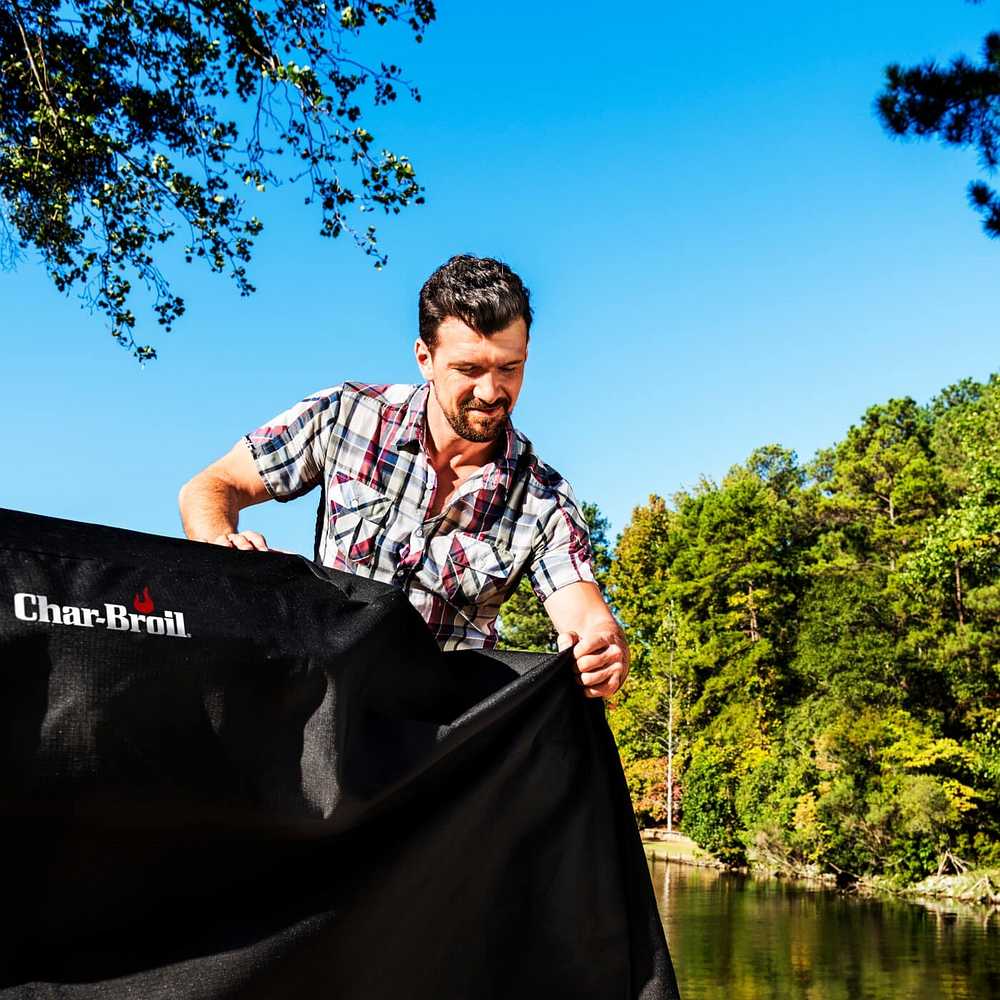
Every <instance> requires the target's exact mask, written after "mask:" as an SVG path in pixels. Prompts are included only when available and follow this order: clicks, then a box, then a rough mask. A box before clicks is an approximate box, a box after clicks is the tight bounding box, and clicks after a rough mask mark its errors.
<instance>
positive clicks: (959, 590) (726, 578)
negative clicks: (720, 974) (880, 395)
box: [501, 375, 1000, 884]
mask: <svg viewBox="0 0 1000 1000" xmlns="http://www.w3.org/2000/svg"><path fill="white" fill-rule="evenodd" d="M587 516H588V519H589V521H590V523H591V528H592V538H593V540H594V543H595V549H596V551H597V565H598V573H599V577H600V580H601V585H602V587H603V588H604V590H605V592H606V595H607V597H608V599H609V600H610V602H611V604H612V606H613V608H614V610H615V613H616V614H617V615H618V616H619V618H620V619H621V620H622V622H623V624H624V625H625V628H626V633H627V635H628V638H629V642H630V645H631V648H632V653H633V661H632V674H631V676H630V678H629V681H628V683H627V684H626V685H625V688H624V689H623V691H622V692H621V694H620V695H619V696H618V697H617V698H616V699H615V700H614V701H613V702H612V703H611V704H609V706H608V718H609V722H610V724H611V727H612V729H613V731H614V733H615V737H616V739H617V741H618V746H619V750H620V752H621V756H622V761H623V765H624V767H625V772H626V777H627V779H628V782H629V787H630V790H631V792H632V797H633V802H634V805H635V810H636V814H637V817H638V818H639V819H640V821H641V822H643V823H646V824H657V823H664V822H665V821H666V819H667V816H668V811H671V810H672V812H671V819H672V820H673V821H674V822H679V824H680V827H681V828H682V829H683V831H684V832H685V833H687V834H688V835H689V836H691V837H692V838H693V839H694V840H695V841H697V842H698V843H699V844H700V845H701V846H702V847H704V848H705V849H707V850H709V851H711V852H712V853H714V854H715V855H716V856H717V857H718V858H720V859H721V860H723V861H725V862H727V863H730V864H743V863H746V862H747V861H748V860H755V861H757V862H760V863H764V864H766V865H768V866H769V867H771V868H772V869H777V870H785V871H789V872H795V873H800V874H805V873H813V874H818V873H831V874H835V875H837V876H838V877H841V878H843V879H848V880H850V879H858V878H870V877H872V876H882V877H885V878H887V879H889V880H891V881H894V882H896V883H899V884H905V883H909V882H912V881H914V880H917V879H919V878H921V877H923V876H924V875H927V874H930V873H934V872H936V871H941V870H951V869H962V868H964V867H965V866H970V865H971V866H990V865H997V864H1000V712H998V708H1000V375H993V376H991V377H990V379H989V380H988V381H987V382H985V383H980V382H976V381H973V380H971V379H966V380H963V381H962V382H960V383H958V384H956V385H952V386H949V387H947V388H946V389H944V390H942V391H941V392H940V393H939V394H938V395H937V396H935V397H934V399H932V400H931V402H930V403H929V404H926V405H920V404H918V403H917V402H915V401H914V400H913V399H910V398H905V399H892V400H889V401H888V402H886V403H884V404H880V405H877V406H872V407H871V408H870V409H868V410H867V411H866V412H865V413H864V415H863V416H862V418H861V419H860V421H859V422H858V423H856V424H855V425H853V426H851V427H850V428H849V429H848V431H847V433H846V434H845V436H844V437H843V439H842V440H841V441H839V442H838V443H837V444H835V445H833V446H831V447H829V448H825V449H822V450H820V451H819V452H818V453H817V454H816V456H815V457H814V458H813V459H812V461H810V462H807V463H800V461H799V460H798V458H797V456H796V455H795V453H794V452H792V451H789V450H788V449H786V448H783V447H781V446H779V445H768V446H765V447H762V448H758V449H756V450H755V451H754V452H753V453H752V454H751V455H750V456H749V457H748V458H747V460H746V461H745V462H743V463H742V464H740V465H735V466H733V468H732V469H730V471H729V472H728V473H727V474H726V476H725V477H723V478H722V480H721V481H720V482H715V481H713V480H711V479H708V478H704V479H702V480H701V482H700V483H699V484H698V485H697V486H696V487H695V488H694V489H690V490H682V491H680V492H678V493H676V494H674V496H673V497H671V498H670V499H669V500H667V499H665V498H663V497H659V496H655V495H654V496H651V497H650V498H649V500H648V502H647V503H645V504H644V505H642V506H639V507H637V508H636V509H635V510H634V511H633V513H632V517H631V520H630V521H629V523H628V524H627V525H626V527H625V529H624V530H623V532H622V533H621V535H620V536H619V537H618V539H617V541H616V543H615V544H614V546H611V545H609V543H608V540H607V522H606V521H605V520H604V519H603V517H602V516H601V514H600V511H599V510H598V509H597V508H596V507H595V506H593V505H587ZM501 626H502V635H503V636H504V640H505V642H506V643H507V644H508V645H512V646H519V647H520V648H533V649H546V648H552V645H551V644H552V640H553V636H552V634H551V629H550V628H547V626H546V619H545V616H544V612H543V611H542V609H541V607H540V605H539V604H538V603H537V601H536V600H535V598H534V596H533V595H532V594H531V591H530V588H529V587H528V586H527V584H526V583H524V582H522V584H521V586H520V587H519V589H518V591H517V592H516V593H515V594H514V595H513V596H512V598H511V600H510V601H508V603H507V604H506V605H505V606H504V609H503V610H502V612H501ZM671 681H672V684H671ZM671 689H672V690H673V703H672V706H671V704H670V698H669V692H670V690H671ZM671 707H672V710H673V711H672V719H673V726H672V729H673V732H671V731H670V726H669V725H668V717H669V716H670V715H671V712H670V709H671ZM671 739H672V740H673V742H674V768H675V772H676V774H677V776H678V780H677V781H676V782H675V783H674V795H673V801H672V802H668V801H667V780H666V779H667V773H666V772H667V767H666V763H667V762H666V758H667V748H668V744H669V742H670V741H671Z"/></svg>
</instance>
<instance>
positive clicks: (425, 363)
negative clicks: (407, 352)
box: [413, 337, 434, 382]
mask: <svg viewBox="0 0 1000 1000" xmlns="http://www.w3.org/2000/svg"><path fill="white" fill-rule="evenodd" d="M413 354H414V356H415V357H416V359H417V367H418V368H419V369H420V374H421V375H423V377H424V378H425V379H426V380H427V381H428V382H429V381H430V380H431V378H432V377H433V375H434V368H433V366H432V364H431V349H430V348H429V347H428V346H427V345H426V344H425V343H424V341H423V338H422V337H417V341H416V343H415V344H414V345H413Z"/></svg>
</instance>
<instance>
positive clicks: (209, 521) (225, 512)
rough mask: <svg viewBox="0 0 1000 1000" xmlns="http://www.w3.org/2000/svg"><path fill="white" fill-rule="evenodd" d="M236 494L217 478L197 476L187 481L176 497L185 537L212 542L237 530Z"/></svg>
mask: <svg viewBox="0 0 1000 1000" xmlns="http://www.w3.org/2000/svg"><path fill="white" fill-rule="evenodd" d="M241 499H242V498H241V497H240V495H239V491H238V490H237V489H236V488H235V487H233V486H232V485H231V484H229V483H227V482H225V481H224V480H222V479H219V478H218V477H216V476H212V475H210V474H206V473H204V472H202V473H199V474H198V475H197V476H195V477H194V478H193V479H191V480H189V481H188V482H186V483H185V484H184V485H183V486H182V487H181V491H180V495H179V496H178V498H177V502H178V506H179V507H180V511H181V524H182V525H183V526H184V534H185V535H187V537H188V538H191V539H194V540H195V541H200V542H211V541H214V540H215V539H217V538H218V537H219V536H220V535H227V534H229V533H231V532H234V531H236V530H237V526H238V525H239V519H240V511H241V510H242V509H243V507H244V506H246V504H244V503H241Z"/></svg>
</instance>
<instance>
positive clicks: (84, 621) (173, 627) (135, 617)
mask: <svg viewBox="0 0 1000 1000" xmlns="http://www.w3.org/2000/svg"><path fill="white" fill-rule="evenodd" d="M132 607H133V608H135V611H129V610H128V608H126V607H125V605H124V604H105V605H103V607H101V608H84V607H80V606H77V605H75V604H56V603H55V602H53V601H50V600H49V598H48V597H47V596H46V595H45V594H27V593H20V594H15V595H14V615H15V617H17V618H19V619H20V620H21V621H23V622H37V623H38V624H40V625H75V626H77V627H78V628H97V627H99V626H104V628H106V629H110V630H111V631H112V632H142V633H144V634H146V635H164V636H173V637H174V638H176V639H190V638H191V633H190V632H188V630H187V627H186V625H185V624H184V612H183V611H163V612H161V613H160V614H158V615H154V614H153V612H154V611H155V610H156V602H155V601H154V600H153V598H152V595H151V594H150V593H149V587H143V588H142V596H141V597H140V596H139V594H136V595H135V596H134V597H133V599H132Z"/></svg>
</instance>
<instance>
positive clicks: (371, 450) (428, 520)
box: [246, 382, 594, 649]
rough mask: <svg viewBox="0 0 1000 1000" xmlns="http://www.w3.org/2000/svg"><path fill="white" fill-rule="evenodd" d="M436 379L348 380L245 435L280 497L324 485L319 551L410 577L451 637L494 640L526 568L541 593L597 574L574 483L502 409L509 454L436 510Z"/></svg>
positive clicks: (463, 643) (447, 640) (365, 572)
mask: <svg viewBox="0 0 1000 1000" xmlns="http://www.w3.org/2000/svg"><path fill="white" fill-rule="evenodd" d="M429 390H430V386H429V384H428V383H425V384H423V385H419V386H416V385H364V384H361V383H357V382H344V383H342V384H341V385H336V386H333V387H332V388H330V389H324V390H323V391H322V392H318V393H316V394H315V395H313V396H309V397H307V398H306V399H304V400H303V401H302V402H301V403H297V404H296V405H295V406H293V407H291V408H290V409H288V410H285V411H284V412H283V413H279V414H278V415H277V416H276V417H275V418H274V419H273V420H272V421H270V423H268V424H266V425H264V426H263V427H259V428H257V430H255V431H252V432H251V433H250V434H248V435H247V436H246V442H247V444H248V446H249V448H250V453H251V454H252V455H253V458H254V462H255V463H256V466H257V470H258V471H259V473H260V475H261V478H262V479H263V481H264V484H265V486H266V487H267V490H268V492H269V493H270V494H271V496H273V497H274V499H276V500H281V501H285V500H291V499H293V498H295V497H297V496H301V495H302V494H303V493H306V492H308V491H309V490H311V489H312V488H313V487H314V486H317V485H322V488H323V489H322V495H321V498H320V507H319V516H318V518H317V525H316V559H317V561H319V562H321V563H323V564H324V565H326V566H330V567H332V568H333V569H339V570H345V571H347V572H349V573H357V574H359V575H361V576H367V577H372V578H374V579H376V580H382V581H384V582H386V583H392V584H395V585H396V586H398V587H401V588H402V589H403V590H404V591H405V592H406V594H407V596H408V597H409V599H410V601H411V602H412V603H413V605H414V606H415V607H416V608H417V610H418V611H419V612H420V613H421V615H423V617H424V620H425V621H426V622H427V624H428V625H429V626H430V628H431V631H432V632H433V633H434V636H435V638H436V639H437V641H438V643H439V644H440V646H441V647H442V648H443V649H462V648H483V647H485V648H492V647H493V646H495V645H496V641H497V631H496V618H497V612H498V611H499V610H500V605H501V604H502V603H503V602H504V600H505V599H506V598H507V596H508V595H509V594H510V592H511V591H512V590H513V589H514V588H515V587H516V586H517V583H518V581H519V579H520V577H521V576H522V574H524V573H527V574H528V579H529V580H530V581H531V585H532V588H533V589H534V591H535V593H536V594H537V595H538V597H539V599H540V600H543V601H544V600H545V599H546V598H547V597H548V596H549V595H550V594H551V593H552V592H553V591H555V590H558V589H559V588H560V587H565V586H567V585H568V584H571V583H576V582H578V581H580V580H590V581H592V580H593V579H594V574H593V571H592V569H591V555H592V553H591V547H590V536H589V532H588V530H587V524H586V521H585V520H584V518H583V516H582V514H581V513H580V509H579V507H578V506H577V502H576V498H575V497H574V495H573V491H572V489H571V488H570V485H569V483H567V482H566V480H565V479H563V478H562V477H561V476H560V475H559V473H557V472H556V471H555V470H554V469H552V468H550V467H549V466H548V465H546V464H545V463H544V462H542V461H540V460H539V459H538V458H537V456H536V455H535V454H534V452H533V451H532V447H531V442H530V441H529V440H528V439H527V438H526V437H524V435H523V434H521V433H520V432H519V431H517V430H515V429H514V427H513V426H512V424H511V422H510V418H509V417H508V419H507V420H506V422H505V425H504V426H505V435H504V437H503V454H502V455H500V456H499V457H498V458H497V459H496V461H494V462H490V463H489V464H487V465H484V466H482V467H481V468H480V469H479V470H478V471H477V472H475V473H474V474H473V475H472V476H470V477H469V478H468V479H467V480H466V481H465V482H464V483H462V484H461V486H460V487H459V489H458V491H457V493H456V494H455V496H454V497H453V498H452V499H451V501H450V503H449V504H448V505H447V506H446V507H445V508H444V509H443V510H442V511H441V513H439V514H437V515H435V516H434V517H428V516H427V510H428V507H429V505H430V502H431V498H432V497H433V495H434V488H435V485H436V481H437V480H436V475H435V472H434V469H433V468H432V467H431V465H430V464H429V463H428V461H427V453H426V450H425V447H424V444H425V435H426V433H427V432H426V422H425V413H426V406H427V395H428V392H429Z"/></svg>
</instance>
